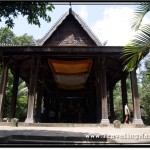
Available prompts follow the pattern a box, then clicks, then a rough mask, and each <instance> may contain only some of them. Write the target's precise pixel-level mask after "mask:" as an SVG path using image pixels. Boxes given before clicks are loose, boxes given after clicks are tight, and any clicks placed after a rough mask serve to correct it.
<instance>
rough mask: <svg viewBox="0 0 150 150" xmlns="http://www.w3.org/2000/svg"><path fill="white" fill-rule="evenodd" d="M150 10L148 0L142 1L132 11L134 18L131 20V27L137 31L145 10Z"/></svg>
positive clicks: (145, 12)
mask: <svg viewBox="0 0 150 150" xmlns="http://www.w3.org/2000/svg"><path fill="white" fill-rule="evenodd" d="M149 11H150V2H142V3H140V5H139V7H138V8H137V10H136V12H135V13H134V18H133V19H132V20H131V28H132V29H135V31H137V30H138V29H139V27H140V25H141V22H142V20H143V18H144V16H145V15H146V14H147V12H149Z"/></svg>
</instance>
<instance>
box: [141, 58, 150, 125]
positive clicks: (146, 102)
mask: <svg viewBox="0 0 150 150" xmlns="http://www.w3.org/2000/svg"><path fill="white" fill-rule="evenodd" d="M144 64H145V70H144V71H142V72H141V80H142V81H141V84H140V86H139V95H140V101H141V105H142V106H143V108H144V110H145V113H146V121H145V124H148V125H150V56H149V57H148V59H147V60H146V61H145V63H144Z"/></svg>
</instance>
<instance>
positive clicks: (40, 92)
mask: <svg viewBox="0 0 150 150" xmlns="http://www.w3.org/2000/svg"><path fill="white" fill-rule="evenodd" d="M43 77H44V69H41V72H40V76H39V78H40V80H41V82H43ZM43 89H44V87H43V85H42V83H39V85H38V88H37V103H36V122H41V105H42V96H43V91H44V90H43Z"/></svg>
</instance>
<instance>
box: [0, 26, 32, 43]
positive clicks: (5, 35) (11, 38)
mask: <svg viewBox="0 0 150 150" xmlns="http://www.w3.org/2000/svg"><path fill="white" fill-rule="evenodd" d="M0 43H5V44H14V45H22V46H28V45H34V44H35V39H34V38H33V36H29V35H27V34H24V35H22V36H16V35H15V34H14V33H13V32H12V31H11V30H10V29H9V28H8V27H2V28H0Z"/></svg>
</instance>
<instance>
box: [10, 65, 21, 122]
mask: <svg viewBox="0 0 150 150" xmlns="http://www.w3.org/2000/svg"><path fill="white" fill-rule="evenodd" d="M13 76H14V81H13V90H12V98H11V105H10V115H9V121H10V120H11V119H12V118H14V117H15V114H16V101H17V94H18V83H19V68H18V67H17V68H15V73H14V75H13Z"/></svg>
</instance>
